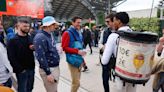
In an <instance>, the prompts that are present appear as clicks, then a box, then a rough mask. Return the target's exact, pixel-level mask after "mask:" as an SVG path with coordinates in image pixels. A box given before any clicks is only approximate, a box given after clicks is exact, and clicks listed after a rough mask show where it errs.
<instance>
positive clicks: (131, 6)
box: [114, 0, 160, 11]
mask: <svg viewBox="0 0 164 92" xmlns="http://www.w3.org/2000/svg"><path fill="white" fill-rule="evenodd" d="M152 1H153V0H127V1H126V2H124V3H123V4H121V5H120V6H118V7H117V8H114V10H116V11H132V10H140V9H148V8H151V6H152ZM159 1H160V0H154V7H156V6H157V5H158V3H159Z"/></svg>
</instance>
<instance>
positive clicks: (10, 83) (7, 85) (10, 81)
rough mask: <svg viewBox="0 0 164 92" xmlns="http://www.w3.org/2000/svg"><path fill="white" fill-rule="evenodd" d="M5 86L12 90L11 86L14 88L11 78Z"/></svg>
mask: <svg viewBox="0 0 164 92" xmlns="http://www.w3.org/2000/svg"><path fill="white" fill-rule="evenodd" d="M3 85H4V86H6V87H10V88H11V86H12V80H11V78H9V79H8V80H7V82H5V83H3Z"/></svg>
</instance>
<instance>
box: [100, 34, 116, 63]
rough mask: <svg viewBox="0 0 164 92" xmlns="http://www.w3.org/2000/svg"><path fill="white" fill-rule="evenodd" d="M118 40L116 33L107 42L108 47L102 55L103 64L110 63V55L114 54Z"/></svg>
mask: <svg viewBox="0 0 164 92" xmlns="http://www.w3.org/2000/svg"><path fill="white" fill-rule="evenodd" d="M116 40H117V36H116V35H114V34H113V35H112V34H111V35H110V36H109V38H108V40H107V43H106V47H105V50H104V53H103V57H102V64H103V65H107V64H108V63H109V60H110V57H111V55H112V53H114V49H115V46H116V44H115V43H116Z"/></svg>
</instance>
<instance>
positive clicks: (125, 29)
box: [118, 26, 132, 31]
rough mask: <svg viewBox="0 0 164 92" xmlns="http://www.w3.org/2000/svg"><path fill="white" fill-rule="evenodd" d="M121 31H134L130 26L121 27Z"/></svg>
mask: <svg viewBox="0 0 164 92" xmlns="http://www.w3.org/2000/svg"><path fill="white" fill-rule="evenodd" d="M119 30H123V31H132V29H130V27H129V26H122V27H120V28H119V29H118V31H119Z"/></svg>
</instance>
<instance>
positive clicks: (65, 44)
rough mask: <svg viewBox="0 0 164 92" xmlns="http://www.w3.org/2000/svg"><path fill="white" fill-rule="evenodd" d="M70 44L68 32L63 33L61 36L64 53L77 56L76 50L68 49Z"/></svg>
mask: <svg viewBox="0 0 164 92" xmlns="http://www.w3.org/2000/svg"><path fill="white" fill-rule="evenodd" d="M69 43H70V36H69V33H68V32H64V33H63V36H62V48H63V50H64V51H65V52H66V53H70V54H78V51H79V50H78V49H74V48H70V47H69Z"/></svg>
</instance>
